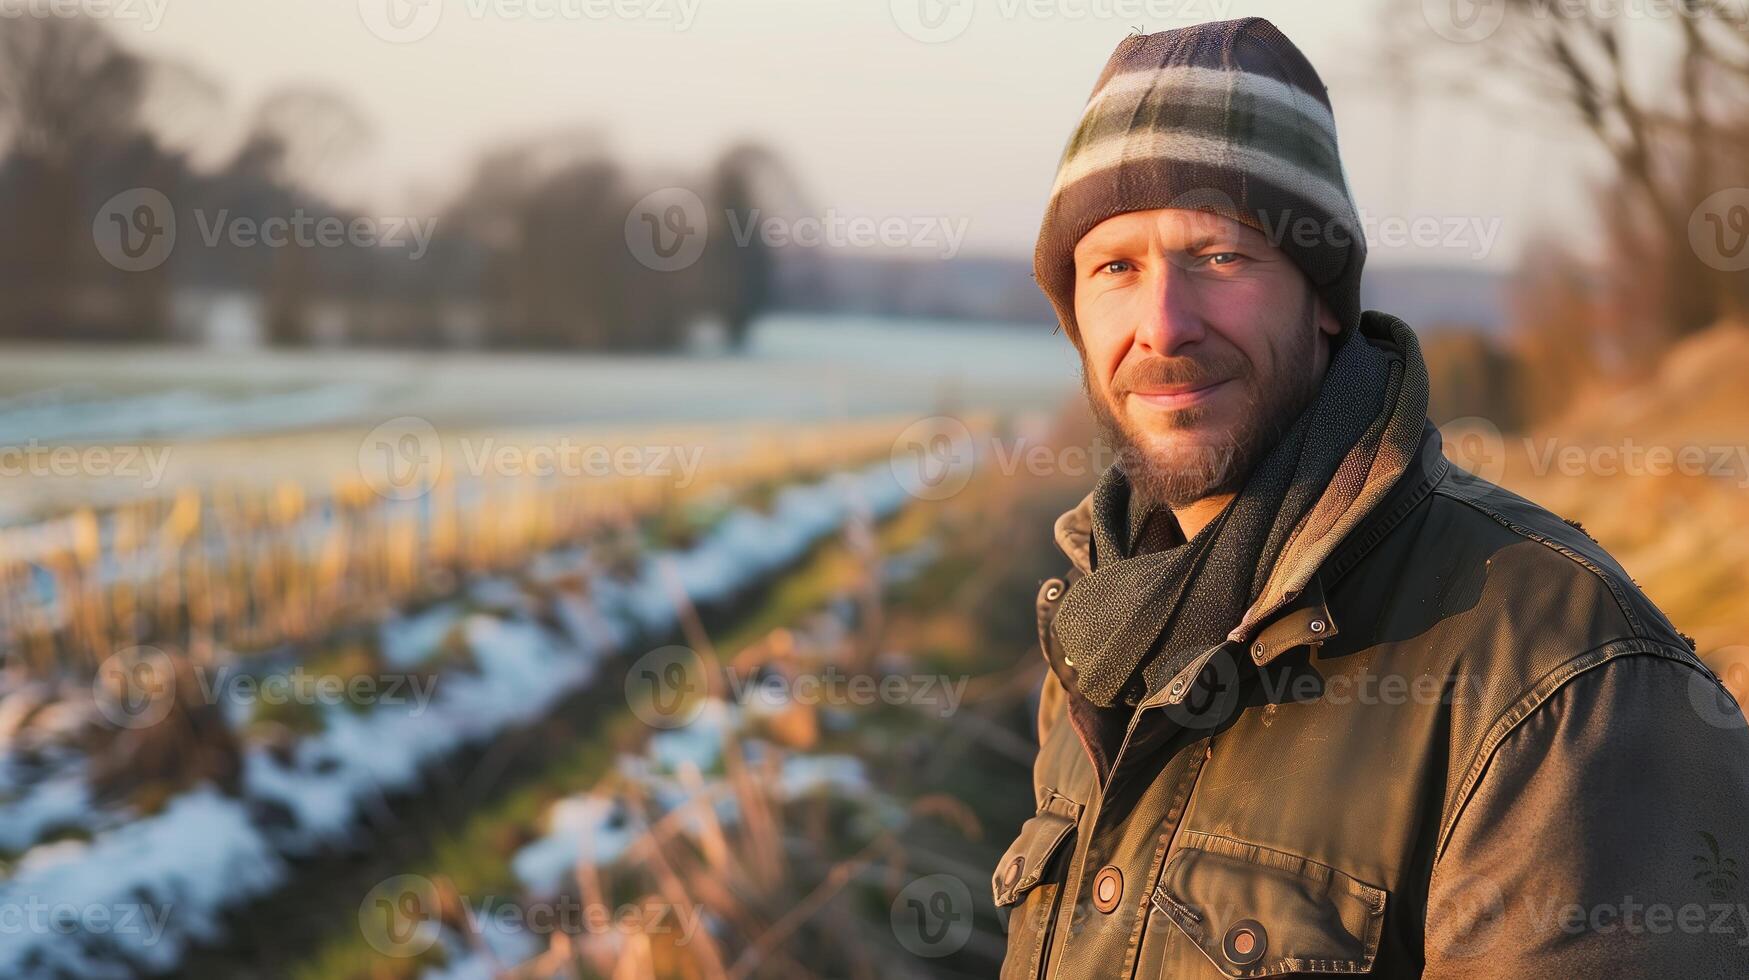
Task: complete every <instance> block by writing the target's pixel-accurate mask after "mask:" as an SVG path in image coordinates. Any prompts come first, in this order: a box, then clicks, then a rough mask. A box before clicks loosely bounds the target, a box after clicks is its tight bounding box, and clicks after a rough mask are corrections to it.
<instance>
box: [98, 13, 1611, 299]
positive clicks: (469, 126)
mask: <svg viewBox="0 0 1749 980" xmlns="http://www.w3.org/2000/svg"><path fill="white" fill-rule="evenodd" d="M69 2H85V3H89V4H97V3H107V4H120V5H121V6H120V7H118V8H117V10H118V13H117V14H116V15H114V22H115V26H116V30H117V34H118V36H120V37H121V39H122V40H123V43H125V44H127V45H128V46H130V47H132V48H134V49H135V50H139V51H142V52H145V53H149V54H153V55H158V56H163V57H171V58H175V59H177V60H180V61H183V62H186V63H188V64H190V65H193V66H195V67H197V68H199V69H200V70H201V71H203V72H205V73H206V74H208V75H210V76H211V77H212V78H213V79H214V80H215V81H217V82H218V83H220V84H221V85H222V87H223V88H224V90H225V93H226V100H227V109H228V114H229V116H230V117H231V118H233V119H238V118H242V117H244V116H246V115H247V113H248V111H249V110H250V109H251V108H252V106H253V105H254V104H255V102H256V101H257V100H258V99H259V98H260V97H261V96H262V95H263V94H265V93H267V92H269V91H271V90H273V89H275V88H277V87H280V86H284V85H287V84H301V83H310V82H315V83H319V84H322V85H325V86H328V87H332V88H333V89H336V90H338V91H340V92H342V93H344V94H346V95H347V96H348V97H350V98H351V99H352V100H353V101H354V103H355V104H356V105H357V106H358V107H359V108H360V109H361V110H362V111H363V113H364V115H365V116H366V117H367V118H368V119H369V120H370V121H371V124H372V127H373V131H374V141H373V144H372V146H371V147H370V148H369V150H368V151H367V152H368V156H367V157H365V158H363V159H362V160H361V162H360V163H359V164H358V166H357V168H356V169H355V170H354V171H353V172H351V173H350V174H349V175H348V177H347V182H348V183H349V184H350V185H351V186H352V187H354V188H357V190H356V192H355V193H356V197H355V200H356V201H358V202H360V203H362V204H363V205H364V206H366V207H369V208H374V209H378V210H380V211H381V212H382V213H385V214H402V213H421V212H420V209H421V208H423V209H424V213H429V210H430V209H431V207H432V204H431V202H432V201H434V200H438V199H440V197H441V195H442V193H443V192H445V191H447V190H449V189H451V188H453V186H454V184H455V182H456V181H458V180H459V179H460V177H461V176H462V175H463V174H464V173H465V172H466V171H467V169H468V168H469V166H471V164H472V162H473V160H474V159H475V158H476V156H477V155H478V154H479V152H480V151H481V150H482V149H483V148H486V147H488V146H490V145H492V144H493V143H494V142H498V141H501V140H505V139H511V138H515V137H519V136H524V135H530V134H533V133H537V132H540V131H543V130H548V129H552V128H555V127H559V126H574V125H579V124H583V125H590V126H599V127H600V128H601V129H602V131H603V132H604V133H605V135H606V136H607V140H608V145H609V147H610V148H611V149H612V150H613V152H614V153H615V155H616V156H618V157H619V158H621V159H622V160H624V161H626V162H628V163H630V164H644V165H650V166H659V167H661V168H663V169H664V170H668V171H673V172H676V173H680V174H685V173H688V172H692V171H702V170H703V168H705V167H706V166H708V165H709V164H710V163H711V161H712V160H714V159H715V157H716V155H717V153H718V152H720V151H721V149H722V148H723V147H724V146H725V145H727V144H728V143H730V142H731V141H733V140H735V139H737V138H740V137H755V138H757V139H759V140H761V141H763V142H765V143H766V144H768V145H770V146H772V147H773V148H775V149H776V150H777V152H778V153H779V154H780V155H781V156H782V157H784V158H785V159H787V160H788V161H789V162H790V164H791V166H792V168H793V169H794V171H795V172H796V173H797V175H798V176H799V179H800V180H801V182H802V184H803V186H804V188H805V190H806V191H807V193H808V195H809V198H810V202H811V204H812V206H813V209H814V211H815V212H816V213H819V214H824V213H825V212H826V211H827V210H828V209H830V210H832V211H834V212H836V213H837V214H839V215H840V216H844V217H872V218H876V219H881V218H886V217H891V216H897V217H901V218H907V219H941V220H943V221H953V222H962V223H963V226H964V232H965V244H964V250H965V251H966V252H968V253H971V252H979V253H992V252H994V253H1007V254H1026V253H1028V252H1030V250H1031V247H1032V242H1033V238H1034V236H1035V235H1036V233H1037V223H1038V219H1039V216H1040V214H1041V212H1042V208H1043V204H1044V196H1045V194H1046V192H1047V190H1048V189H1049V186H1050V183H1051V177H1052V173H1053V170H1054V168H1055V165H1056V162H1057V157H1058V154H1059V153H1060V151H1061V149H1062V146H1063V143H1064V141H1065V140H1066V138H1067V136H1068V134H1069V131H1070V129H1071V128H1072V126H1073V124H1074V121H1075V119H1076V116H1077V115H1078V113H1079V111H1080V108H1081V106H1082V104H1083V102H1084V101H1085V99H1086V97H1087V93H1088V89H1089V88H1090V87H1091V85H1092V82H1093V80H1094V78H1095V76H1096V75H1097V74H1098V72H1099V69H1100V68H1101V66H1102V65H1103V64H1104V62H1105V59H1106V58H1107V56H1108V55H1109V54H1110V52H1111V50H1112V48H1113V47H1114V46H1115V45H1116V43H1117V42H1118V41H1119V40H1120V39H1121V38H1122V37H1123V36H1124V35H1125V34H1127V33H1129V32H1130V31H1131V29H1132V28H1135V27H1139V28H1141V29H1143V30H1144V31H1146V32H1150V33H1151V32H1154V31H1157V30H1165V29H1168V28H1171V27H1175V26H1180V25H1182V24H1185V23H1193V22H1198V21H1205V20H1217V19H1223V18H1227V17H1237V16H1245V15H1249V14H1259V15H1262V16H1266V17H1268V18H1270V19H1271V20H1272V21H1274V22H1275V23H1276V24H1277V26H1279V27H1280V28H1281V29H1282V30H1283V31H1284V32H1285V33H1286V34H1287V35H1288V36H1289V37H1291V38H1293V39H1294V41H1295V42H1296V43H1297V44H1299V45H1300V46H1301V47H1302V48H1303V49H1304V50H1305V51H1306V52H1307V54H1308V56H1309V57H1310V59H1311V60H1312V62H1313V64H1314V65H1316V66H1317V68H1318V69H1319V71H1320V73H1321V74H1322V75H1323V76H1324V79H1325V81H1326V83H1327V84H1328V86H1329V87H1330V89H1331V95H1332V100H1333V101H1334V103H1335V109H1336V116H1337V121H1338V128H1339V131H1340V139H1341V142H1342V148H1343V156H1344V159H1345V161H1346V165H1347V168H1348V175H1349V180H1350V183H1351V184H1352V186H1353V187H1354V190H1355V193H1356V196H1357V198H1358V200H1359V205H1360V209H1361V211H1362V214H1363V216H1369V217H1374V218H1379V219H1391V218H1394V219H1398V220H1414V221H1418V222H1421V227H1422V228H1423V230H1424V231H1426V230H1429V229H1432V230H1437V231H1438V232H1439V235H1438V238H1439V239H1440V240H1441V242H1442V244H1438V245H1433V246H1428V247H1419V248H1418V247H1414V246H1405V247H1401V248H1393V247H1390V246H1388V245H1387V246H1384V247H1381V246H1379V245H1378V244H1375V245H1374V251H1373V256H1374V257H1373V259H1372V261H1431V262H1441V261H1452V262H1464V261H1480V262H1482V263H1484V264H1486V265H1488V266H1491V267H1495V268H1505V267H1508V266H1510V265H1511V264H1512V263H1513V262H1515V261H1517V258H1518V252H1519V246H1520V244H1521V243H1522V242H1523V241H1524V239H1525V237H1526V235H1527V233H1528V232H1530V231H1531V230H1532V229H1533V228H1534V227H1536V226H1537V225H1538V224H1539V223H1540V224H1543V225H1549V224H1553V223H1555V222H1561V223H1562V227H1564V228H1566V229H1571V233H1572V234H1574V235H1579V234H1588V233H1589V232H1588V231H1586V230H1584V229H1586V227H1587V226H1586V225H1585V222H1584V216H1585V210H1586V209H1585V203H1584V202H1585V197H1584V194H1583V187H1582V185H1581V181H1580V180H1579V179H1578V176H1579V172H1580V168H1581V166H1582V164H1581V162H1580V161H1581V160H1583V159H1585V156H1584V153H1583V144H1582V142H1581V141H1580V140H1578V139H1577V138H1576V137H1575V136H1573V135H1571V134H1564V133H1560V132H1551V131H1550V130H1549V127H1547V126H1531V125H1525V124H1522V123H1521V124H1504V123H1501V122H1499V121H1496V120H1491V119H1489V118H1488V117H1487V115H1486V114H1485V113H1483V112H1481V111H1478V110H1472V109H1468V108H1467V107H1465V106H1461V105H1452V104H1449V103H1448V104H1445V105H1443V106H1430V107H1427V108H1425V109H1424V110H1423V111H1422V112H1421V113H1420V114H1419V115H1417V116H1414V117H1405V116H1403V115H1401V114H1399V113H1397V112H1396V111H1394V109H1393V106H1392V104H1391V102H1390V101H1389V100H1388V97H1387V96H1388V91H1389V89H1388V87H1385V86H1381V85H1379V84H1378V83H1377V82H1376V81H1373V80H1369V79H1368V78H1367V77H1366V74H1365V73H1366V71H1367V69H1368V67H1369V64H1370V62H1371V58H1370V52H1371V51H1372V50H1373V46H1374V38H1375V31H1376V28H1375V26H1374V25H1375V21H1376V19H1377V16H1378V13H1377V11H1378V10H1379V8H1380V4H1381V3H1382V2H1384V0H1341V2H1334V0H1324V2H1317V3H1308V2H1304V0H1281V2H1237V0H945V3H944V2H943V0H842V2H828V0H787V2H786V0H441V3H442V7H441V8H436V7H428V8H421V7H420V6H419V4H420V3H421V2H424V3H434V2H439V0H69ZM1399 2H1400V0H1399ZM964 4H970V6H956V5H964ZM391 5H398V6H396V7H391ZM616 10H617V11H618V13H617V14H616V13H615V11H616ZM1137 10H1141V11H1152V12H1156V13H1162V14H1168V15H1169V14H1171V13H1172V12H1174V11H1178V12H1181V15H1180V16H1177V17H1171V16H1164V17H1162V18H1159V19H1150V18H1137V17H1134V16H1125V15H1126V14H1131V13H1134V12H1135V11H1137ZM124 12H129V15H128V16H124V15H123V14H124ZM397 12H398V13H399V14H401V15H402V19H400V20H391V19H390V16H389V15H390V14H393V13H397ZM434 12H437V16H436V18H435V19H434V20H433V19H432V14H433V13H434ZM930 12H935V13H940V14H941V15H942V16H943V17H944V18H946V19H944V20H940V21H922V20H919V19H918V17H919V14H920V13H930ZM956 13H960V14H966V13H969V20H966V19H964V17H963V16H962V18H961V19H960V20H957V21H956V20H954V19H953V17H954V15H955V14H956ZM543 14H544V15H545V16H541V15H543ZM154 18H156V19H154ZM422 18H424V19H422ZM902 24H903V25H904V26H908V27H909V28H910V29H911V33H907V31H906V30H905V29H904V28H903V27H902V26H901V25H902ZM930 24H935V28H934V29H935V30H936V31H938V32H942V33H948V34H951V35H952V36H950V37H946V38H945V39H941V40H935V41H929V40H925V39H920V38H927V37H930V36H936V35H931V34H930V33H929V32H930V30H931V27H930V26H929V25H930ZM154 25H155V26H154ZM373 28H374V30H373ZM384 35H386V36H389V37H399V38H406V39H407V40H406V41H405V43H391V42H390V41H389V40H385V39H384ZM349 196H351V195H349ZM1380 227H1381V234H1382V233H1384V226H1382V225H1381V226H1380ZM1453 236H1455V239H1454V237H1453ZM1446 240H1452V241H1453V244H1450V245H1447V244H1443V242H1444V241H1446Z"/></svg>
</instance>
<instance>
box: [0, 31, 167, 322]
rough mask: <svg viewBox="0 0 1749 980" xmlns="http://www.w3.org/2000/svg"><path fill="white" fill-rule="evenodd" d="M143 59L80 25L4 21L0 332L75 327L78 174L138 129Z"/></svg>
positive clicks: (84, 252) (82, 242) (85, 245)
mask: <svg viewBox="0 0 1749 980" xmlns="http://www.w3.org/2000/svg"><path fill="white" fill-rule="evenodd" d="M141 71H142V68H141V62H140V61H139V60H138V59H137V58H135V57H133V56H132V55H130V54H128V53H127V52H125V51H123V50H121V49H120V48H119V47H118V46H117V45H116V44H115V42H114V40H113V39H112V38H111V37H110V35H109V33H108V31H106V30H105V29H104V28H103V27H101V26H100V25H98V24H96V23H94V22H92V21H89V20H84V19H81V18H68V17H50V16H24V17H17V18H7V19H6V22H5V25H4V29H3V30H0V145H4V146H6V147H7V148H8V149H9V150H10V152H11V159H10V160H9V161H7V164H6V168H5V172H4V176H5V177H6V184H7V185H8V187H9V189H10V195H9V196H10V197H11V198H12V202H11V204H12V209H13V213H12V214H11V215H10V216H9V218H8V220H9V222H10V224H11V229H12V230H11V231H10V233H9V234H7V235H6V236H4V244H0V270H3V272H0V274H4V275H6V276H7V278H9V279H10V280H11V281H10V283H9V284H8V285H7V288H6V289H5V290H4V297H3V298H0V332H5V333H12V334H23V335H29V336H65V335H67V334H68V333H69V332H74V333H77V332H78V331H79V330H80V329H81V325H80V319H81V317H80V313H79V306H78V289H79V280H80V275H79V270H80V264H81V259H82V258H89V257H92V256H90V254H89V253H90V252H91V248H90V239H89V233H88V231H87V229H89V227H90V218H89V216H84V218H83V220H81V217H82V216H83V215H84V204H83V202H82V201H81V172H82V169H83V168H84V167H85V166H86V164H87V163H88V162H89V161H90V160H91V159H92V158H94V157H95V156H97V155H98V150H99V148H100V147H103V146H106V145H113V144H115V143H117V142H120V141H122V140H124V139H126V138H128V137H130V136H131V135H133V134H134V133H135V132H136V126H135V116H136V113H137V110H138V105H139V102H138V88H139V79H140V76H141Z"/></svg>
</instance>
